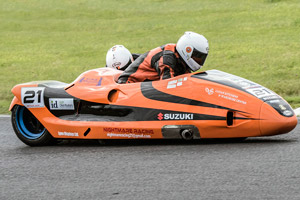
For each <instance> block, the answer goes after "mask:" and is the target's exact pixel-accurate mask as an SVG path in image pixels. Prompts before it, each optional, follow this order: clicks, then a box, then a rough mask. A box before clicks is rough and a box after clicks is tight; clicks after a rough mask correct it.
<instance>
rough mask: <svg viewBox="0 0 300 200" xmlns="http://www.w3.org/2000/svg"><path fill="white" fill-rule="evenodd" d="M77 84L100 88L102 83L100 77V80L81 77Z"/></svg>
mask: <svg viewBox="0 0 300 200" xmlns="http://www.w3.org/2000/svg"><path fill="white" fill-rule="evenodd" d="M78 83H81V84H88V85H96V86H101V83H102V77H100V78H88V77H83V78H81V79H80V80H79V82H78Z"/></svg>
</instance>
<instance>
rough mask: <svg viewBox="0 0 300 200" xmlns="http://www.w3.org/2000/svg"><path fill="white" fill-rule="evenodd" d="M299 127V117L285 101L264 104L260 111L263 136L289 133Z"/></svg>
mask: <svg viewBox="0 0 300 200" xmlns="http://www.w3.org/2000/svg"><path fill="white" fill-rule="evenodd" d="M296 126H297V117H296V115H295V114H294V111H293V110H292V109H291V107H290V106H289V104H287V103H286V102H285V101H283V100H273V102H272V101H270V102H264V103H263V104H262V107H261V111H260V132H261V135H262V136H267V135H278V134H284V133H288V132H290V131H291V130H293V129H294V128H295V127H296Z"/></svg>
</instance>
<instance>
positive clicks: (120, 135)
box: [106, 133, 151, 138]
mask: <svg viewBox="0 0 300 200" xmlns="http://www.w3.org/2000/svg"><path fill="white" fill-rule="evenodd" d="M106 136H108V137H110V138H112V137H118V138H119V137H122V138H151V135H144V134H122V133H106Z"/></svg>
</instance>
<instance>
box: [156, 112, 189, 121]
mask: <svg viewBox="0 0 300 200" xmlns="http://www.w3.org/2000/svg"><path fill="white" fill-rule="evenodd" d="M157 119H158V120H160V121H161V120H193V119H194V114H192V113H165V114H163V113H159V114H158V115H157Z"/></svg>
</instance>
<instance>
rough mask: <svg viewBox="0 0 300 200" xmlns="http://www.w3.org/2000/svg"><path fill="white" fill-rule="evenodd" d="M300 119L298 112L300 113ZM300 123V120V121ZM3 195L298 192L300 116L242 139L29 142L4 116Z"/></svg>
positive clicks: (0, 123)
mask: <svg viewBox="0 0 300 200" xmlns="http://www.w3.org/2000/svg"><path fill="white" fill-rule="evenodd" d="M298 119H299V118H298ZM298 123H299V122H298ZM0 138H1V139H0V143H1V144H0V189H1V194H0V199H1V200H2V199H3V200H6V199H14V200H15V199H22V200H23V199H151V200H152V199H193V200H194V199H280V200H281V199H300V153H299V152H300V124H298V126H297V127H296V129H294V130H293V131H292V132H290V133H288V134H285V135H281V136H272V137H263V138H248V139H247V140H245V141H243V142H237V143H236V142H221V141H214V140H212V141H211V140H208V141H194V142H191V143H187V142H183V141H166V140H158V141H135V142H129V141H126V142H119V143H114V144H108V145H100V144H98V143H97V142H95V141H70V142H65V143H63V144H60V145H57V146H49V147H34V148H33V147H28V146H26V145H25V144H23V143H22V142H21V141H20V140H19V139H18V138H17V137H16V136H15V134H14V132H13V129H12V127H11V123H10V118H7V117H0Z"/></svg>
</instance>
